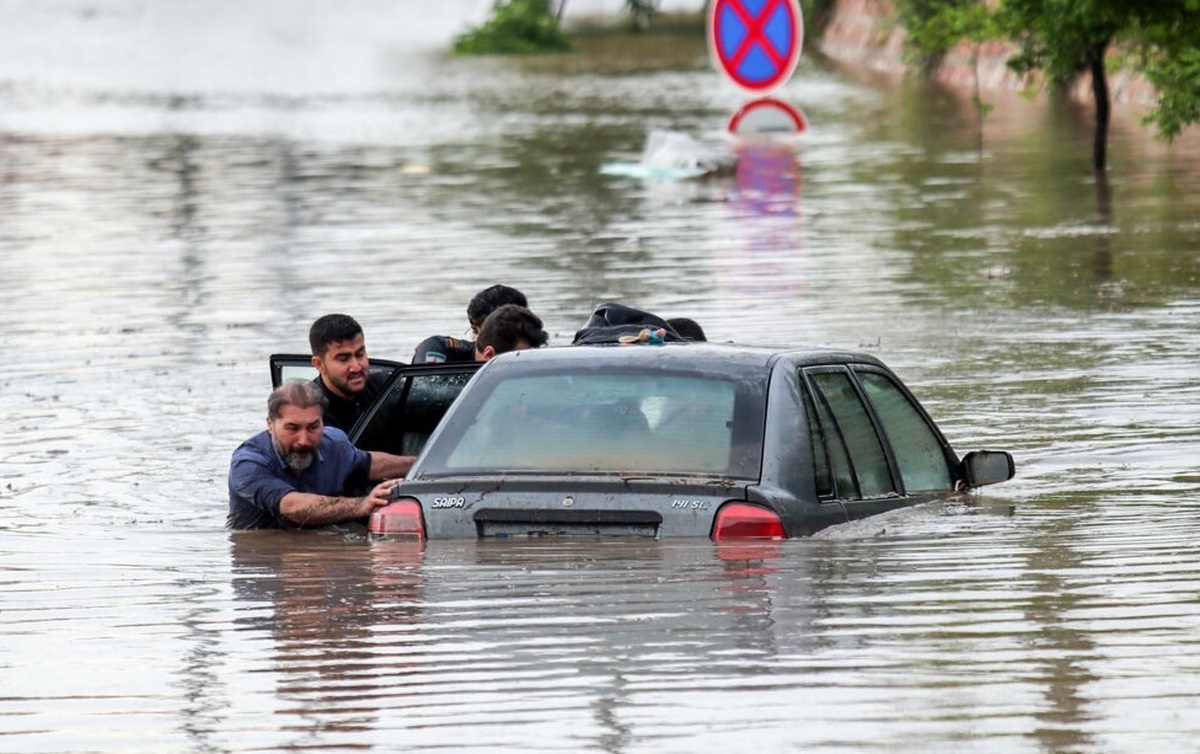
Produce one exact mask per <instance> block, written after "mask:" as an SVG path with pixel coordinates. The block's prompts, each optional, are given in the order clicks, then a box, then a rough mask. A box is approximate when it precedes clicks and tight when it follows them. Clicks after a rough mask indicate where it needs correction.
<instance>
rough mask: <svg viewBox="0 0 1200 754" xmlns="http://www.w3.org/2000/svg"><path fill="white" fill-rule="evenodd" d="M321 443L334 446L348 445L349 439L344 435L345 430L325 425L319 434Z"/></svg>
mask: <svg viewBox="0 0 1200 754" xmlns="http://www.w3.org/2000/svg"><path fill="white" fill-rule="evenodd" d="M321 442H329V443H332V444H334V445H338V444H341V443H347V444H349V442H350V437H349V435H347V434H346V432H345V430H343V429H339V428H338V427H335V426H333V425H332V424H326V425H325V429H324V431H323V433H322V434H321Z"/></svg>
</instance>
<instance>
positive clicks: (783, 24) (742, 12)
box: [708, 0, 804, 94]
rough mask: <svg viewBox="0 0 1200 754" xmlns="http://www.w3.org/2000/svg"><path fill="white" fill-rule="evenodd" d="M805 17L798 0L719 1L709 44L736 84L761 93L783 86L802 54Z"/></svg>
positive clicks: (715, 2)
mask: <svg viewBox="0 0 1200 754" xmlns="http://www.w3.org/2000/svg"><path fill="white" fill-rule="evenodd" d="M803 43H804V21H803V17H802V15H801V13H800V5H799V2H798V0H713V2H712V7H711V10H710V11H709V14H708V44H709V49H710V51H711V52H712V56H713V58H714V60H716V62H717V65H718V66H719V67H720V68H721V70H722V71H723V72H724V73H725V75H726V76H728V77H729V78H730V80H732V81H733V82H734V83H735V84H737V85H738V86H740V87H742V88H743V89H747V90H749V91H751V92H754V93H756V94H766V93H767V92H770V91H772V90H774V89H776V88H778V87H780V86H782V85H783V84H784V83H785V82H786V81H787V80H788V79H789V78H791V75H792V72H793V71H795V70H796V63H797V61H799V59H800V48H801V47H802V46H803Z"/></svg>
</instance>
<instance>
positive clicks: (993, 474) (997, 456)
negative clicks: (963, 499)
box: [958, 450, 1017, 489]
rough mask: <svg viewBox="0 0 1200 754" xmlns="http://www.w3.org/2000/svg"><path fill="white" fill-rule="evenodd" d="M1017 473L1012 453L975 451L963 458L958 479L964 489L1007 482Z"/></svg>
mask: <svg viewBox="0 0 1200 754" xmlns="http://www.w3.org/2000/svg"><path fill="white" fill-rule="evenodd" d="M1016 471H1017V469H1016V465H1015V464H1014V463H1013V457H1012V454H1011V453H1008V452H1007V451H1003V450H975V451H972V452H970V453H967V454H966V455H965V456H963V459H962V463H960V464H959V466H958V478H959V480H961V486H962V487H963V488H964V489H970V488H972V487H981V486H983V485H985V484H995V483H996V482H1007V481H1008V480H1009V479H1012V478H1013V474H1015V473H1016Z"/></svg>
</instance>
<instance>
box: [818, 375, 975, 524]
mask: <svg viewBox="0 0 1200 754" xmlns="http://www.w3.org/2000/svg"><path fill="white" fill-rule="evenodd" d="M860 370H862V371H868V372H872V373H875V374H881V375H883V376H885V377H887V378H888V379H889V380H890V381H891V382H892V384H893V385H895V386H896V388H897V389H898V390H900V392H901V393H902V394H903V395H904V397H905V398H906V399H907V400H908V401H909V403H911V404H912V406H913V407H914V408H916V410H917V411H918V413H919V414H920V416H921V417H922V418H923V419H924V421H925V424H926V426H927V427H929V429H930V430H931V431H932V432H933V433H934V435H935V436H936V437H937V439H938V441H939V443H940V445H941V447H942V451H943V454H944V456H945V461H946V464H947V466H948V467H949V471H950V478H951V481H952V482H953V481H954V480H955V474H956V469H957V466H958V463H957V461H958V458H957V456H956V455H955V453H954V450H953V448H952V447H951V446H950V444H949V442H948V441H947V440H946V437H945V435H944V434H943V433H942V431H941V428H940V427H938V425H937V423H936V422H934V421H933V419H932V417H930V416H929V414H928V412H926V411H925V408H924V407H923V406H922V405H921V403H920V402H919V401H917V399H916V397H915V396H914V395H913V394H912V391H910V390H909V389H908V386H907V385H905V384H904V382H903V381H902V380H900V378H899V377H897V376H896V375H895V374H894V373H892V372H891V371H890V370H888V369H886V368H882V367H879V366H877V365H873V364H870V365H868V364H821V365H812V366H803V367H801V368H800V373H801V378H802V383H803V387H804V389H805V390H807V391H808V394H809V396H810V398H811V400H812V401H814V407H815V405H816V402H820V403H822V404H823V405H824V407H825V409H826V411H827V412H828V413H829V415H830V416H831V417H833V418H834V421H835V426H833V427H827V426H825V423H824V422H823V421H822V422H821V428H822V431H823V432H829V431H836V432H839V434H840V433H841V431H842V430H841V427H840V425H838V424H837V417H836V414H834V413H833V410H832V408H831V407H830V406H829V403H828V401H827V400H826V397H825V394H824V392H823V391H822V390H821V389H820V388H819V387H818V386H817V385H816V384H815V383H814V382H813V379H812V375H814V374H817V373H842V374H845V375H848V377H849V382H850V385H851V387H852V388H853V390H854V392H855V395H856V397H857V398H858V400H859V402H860V403H861V404H862V406H863V408H864V409H865V411H866V413H867V417H868V419H869V420H870V422H871V426H872V428H873V430H874V433H875V437H876V439H877V440H878V441H879V443H880V446H881V449H882V452H883V457H884V460H885V462H886V464H887V469H888V473H889V475H890V476H891V482H892V483H891V487H892V494H887V495H882V496H875V497H859V498H845V497H842V496H841V494H840V491H835V492H836V493H839V494H835V496H834V497H832V498H821V499H820V502H821V504H822V506H823V507H824V506H825V505H827V504H830V503H832V504H836V505H838V506H840V507H841V508H842V509H843V510H844V511H845V513H846V516H847V518H848V519H850V520H853V519H859V518H865V517H867V516H871V515H875V514H877V513H883V512H885V511H889V510H892V509H894V508H900V507H904V506H907V505H911V504H913V503H914V502H917V501H919V500H920V499H922V498H924V497H929V498H930V499H932V498H934V497H936V496H937V495H939V494H943V493H942V492H941V491H938V492H937V493H933V494H930V495H925V494H923V493H911V492H909V491H908V490H907V489H906V488H905V486H904V478H903V475H902V474H901V472H900V467H899V463H898V461H897V459H896V455H895V450H894V449H893V446H892V438H891V437H889V436H888V434H887V432H886V430H885V429H884V427H883V424H882V422H881V421H880V419H879V416H878V414H877V412H876V408H875V404H874V403H873V402H872V401H871V398H870V396H868V395H867V394H866V391H865V390H864V388H863V386H862V384H861V383H860V381H859V377H858V372H859V371H860ZM819 414H820V412H818V417H813V418H816V419H817V420H818V421H820V420H821V419H820V416H819ZM808 431H809V432H810V435H811V432H812V428H811V427H810V428H808ZM826 443H828V439H826ZM843 444H844V445H846V447H847V453H848V454H849V456H850V458H849V460H850V464H851V471H852V473H854V475H855V477H856V478H858V477H859V471H858V470H857V469H856V468H855V467H854V461H853V453H852V452H851V451H850V448H849V445H848V444H847V443H845V438H844V435H843ZM813 452H814V453H816V452H821V453H826V454H827V455H826V458H828V448H827V447H821V448H817V447H816V446H815V445H814V446H813ZM830 468H831V469H832V468H833V467H832V464H830ZM834 478H835V481H836V475H834ZM835 486H836V484H835ZM949 492H951V490H946V491H945V494H948V493H949Z"/></svg>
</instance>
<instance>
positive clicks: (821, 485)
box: [801, 388, 857, 500]
mask: <svg viewBox="0 0 1200 754" xmlns="http://www.w3.org/2000/svg"><path fill="white" fill-rule="evenodd" d="M801 392H802V393H803V396H804V413H805V416H807V418H808V434H809V445H810V446H811V447H812V453H813V482H814V484H815V486H816V490H817V497H818V498H820V499H822V500H828V499H830V498H835V497H837V490H838V487H837V486H835V485H834V481H833V468H832V467H834V466H836V467H837V468H838V474H839V476H840V477H841V483H840V485H839V486H843V487H845V488H846V489H847V490H849V489H855V490H856V485H855V484H854V479H853V477H852V476H851V475H850V473H849V469H850V459H849V458H847V457H846V448H845V446H844V445H843V444H842V442H841V437H840V435H837V433H836V432H835V433H834V436H833V437H827V436H826V434H825V430H824V424H827V423H831V422H832V420H831V419H822V417H821V415H820V414H819V413H818V411H817V407H816V404H815V403H814V402H813V398H812V394H811V393H809V391H808V389H807V388H802V389H801ZM822 405H823V404H822ZM855 497H857V491H856V492H855Z"/></svg>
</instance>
